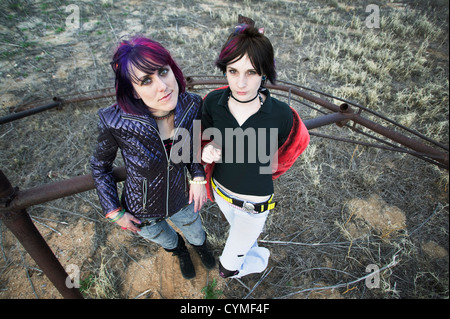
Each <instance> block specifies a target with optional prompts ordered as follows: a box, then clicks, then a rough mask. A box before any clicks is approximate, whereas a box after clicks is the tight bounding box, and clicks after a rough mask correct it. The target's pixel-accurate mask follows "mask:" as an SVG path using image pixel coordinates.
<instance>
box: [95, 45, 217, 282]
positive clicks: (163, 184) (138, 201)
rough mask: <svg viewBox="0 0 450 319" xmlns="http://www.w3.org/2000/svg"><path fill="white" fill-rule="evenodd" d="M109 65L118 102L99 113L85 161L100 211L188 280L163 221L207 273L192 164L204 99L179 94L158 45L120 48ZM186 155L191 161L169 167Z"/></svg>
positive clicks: (210, 260)
mask: <svg viewBox="0 0 450 319" xmlns="http://www.w3.org/2000/svg"><path fill="white" fill-rule="evenodd" d="M111 66H112V68H113V70H114V73H115V89H116V99H117V103H115V104H113V105H112V106H109V107H107V108H104V109H101V110H99V112H98V115H99V118H100V121H99V125H98V127H99V136H98V144H97V147H96V149H95V151H94V154H93V156H92V157H91V160H90V163H91V168H92V175H93V178H94V181H95V186H96V189H97V193H98V197H99V200H100V204H101V206H102V209H103V212H104V214H105V216H106V217H107V218H108V219H109V220H110V221H112V222H115V223H117V224H118V225H119V226H121V227H122V229H124V230H129V231H131V232H133V233H138V234H140V235H141V236H143V237H144V238H146V239H148V240H150V241H152V242H155V243H157V244H159V245H161V246H162V247H163V248H164V249H165V250H166V251H168V252H172V253H173V254H174V255H176V256H178V258H179V260H180V268H181V272H182V275H183V276H184V277H185V278H187V279H191V278H193V277H195V269H194V266H193V264H192V261H191V258H190V255H189V252H188V250H187V248H186V246H185V243H184V240H183V238H182V236H181V235H179V234H178V233H177V232H176V231H175V230H174V229H173V228H172V227H171V226H170V225H169V224H168V223H167V221H166V220H167V219H170V220H171V221H172V222H173V223H174V224H175V225H176V226H177V227H178V228H179V229H180V230H181V231H182V232H183V234H184V236H185V238H186V240H187V241H188V242H189V243H190V244H191V245H192V246H193V247H194V248H195V250H196V251H197V252H198V254H199V255H200V258H201V260H202V262H203V264H204V266H205V267H206V268H207V269H212V268H213V267H214V266H215V260H214V256H213V255H212V254H211V252H210V251H209V249H208V246H207V244H206V233H205V231H204V230H203V227H202V222H201V218H200V217H199V214H198V211H199V210H200V208H201V207H202V205H203V204H204V202H205V201H206V190H205V180H204V178H205V172H204V169H203V166H202V165H201V164H199V163H194V161H193V156H194V155H193V154H194V150H193V138H192V133H193V123H194V120H196V119H199V118H200V116H201V105H202V100H201V98H200V97H199V96H198V95H195V94H191V93H187V92H185V82H184V77H183V73H182V72H181V70H180V68H179V67H178V66H177V64H176V63H175V61H174V60H173V59H172V57H171V55H170V53H169V52H168V51H167V50H166V49H165V48H164V47H163V46H162V45H161V44H159V43H158V42H156V41H153V40H150V39H147V38H143V37H139V38H134V39H131V40H129V41H122V43H120V45H119V46H118V48H117V49H116V51H115V54H114V57H113V61H112V62H111ZM180 131H183V132H188V133H189V136H187V134H184V135H183V134H181V135H180V134H178V132H180ZM180 146H181V147H180ZM186 148H187V150H188V152H189V154H188V155H189V156H188V158H189V160H188V161H185V162H183V161H180V160H174V159H175V158H178V159H179V155H180V154H178V153H179V152H182V151H184V152H186ZM118 149H120V151H121V153H122V157H123V160H124V163H125V167H126V173H127V175H126V180H125V183H124V187H123V192H122V198H121V200H119V195H118V191H117V187H116V183H115V180H114V177H113V174H112V168H113V162H114V160H115V158H116V155H117V151H118ZM174 150H175V151H174ZM187 171H188V172H189V175H190V176H191V180H189V182H188V181H187Z"/></svg>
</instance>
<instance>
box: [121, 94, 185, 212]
mask: <svg viewBox="0 0 450 319" xmlns="http://www.w3.org/2000/svg"><path fill="white" fill-rule="evenodd" d="M193 105H194V102H191V104H190V105H189V107H188V108H187V109H186V111H185V112H184V114H183V117H182V118H181V120H180V123H179V124H178V126H177V127H176V129H175V133H174V136H177V134H176V133H177V132H178V129H179V128H180V126H181V124H182V123H183V121H184V119H185V118H186V115H187V114H188V113H189V111H190V110H191V108H192V106H193ZM121 117H122V118H124V119H128V120H132V121H137V122H140V123H144V124H148V125H150V126H151V127H153V129H155V131H156V134H158V137H159V140H160V141H161V145H162V147H163V149H164V154H166V160H167V183H166V217H168V216H169V186H170V185H169V181H170V171H171V169H172V165H171V164H170V157H171V155H172V148H173V145H172V148H170V153H169V154H167V150H166V147H165V145H164V141H163V139H162V137H161V135H160V134H159V131H158V128H155V126H154V125H153V124H152V123H151V122H149V121H146V120H144V119H140V118H137V117H135V116H132V115H122V116H121ZM145 180H147V179H145ZM146 189H147V185H145V191H146ZM143 191H144V189H143ZM146 201H147V198H145V200H144V199H143V205H145V204H146ZM144 203H145V204H144ZM143 209H144V207H143ZM145 209H146V208H145Z"/></svg>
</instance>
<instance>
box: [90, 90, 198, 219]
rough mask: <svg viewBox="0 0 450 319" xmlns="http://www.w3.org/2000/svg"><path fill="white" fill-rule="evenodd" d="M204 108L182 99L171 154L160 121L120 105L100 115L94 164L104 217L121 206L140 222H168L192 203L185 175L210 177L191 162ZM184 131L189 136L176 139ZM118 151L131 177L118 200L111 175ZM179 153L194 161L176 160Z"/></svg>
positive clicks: (194, 97)
mask: <svg viewBox="0 0 450 319" xmlns="http://www.w3.org/2000/svg"><path fill="white" fill-rule="evenodd" d="M201 105H202V100H201V98H200V97H199V96H198V95H196V94H192V93H187V92H186V93H182V94H180V96H179V98H178V104H177V106H176V109H175V118H174V123H175V135H174V137H175V140H174V143H173V145H172V149H171V152H170V154H167V152H166V149H165V147H164V143H163V141H162V139H161V137H160V135H159V131H158V127H157V124H156V121H155V120H154V119H153V118H152V117H151V116H149V115H132V114H128V113H124V112H123V111H122V109H121V108H120V107H119V106H118V105H117V104H114V105H112V106H109V107H107V108H104V109H100V110H99V112H98V115H99V117H100V120H99V136H98V144H97V147H96V149H95V151H94V154H93V156H92V157H91V160H90V163H91V168H92V175H93V178H94V182H95V186H96V189H97V194H98V197H99V200H100V204H101V206H102V209H103V213H104V214H107V213H108V212H110V211H112V210H114V209H116V208H118V207H120V206H122V207H124V208H125V209H126V210H127V211H128V212H130V213H131V214H133V215H135V216H136V217H137V218H143V217H164V216H171V215H172V214H174V213H176V212H177V211H179V210H180V209H181V208H183V207H184V206H185V205H186V204H187V203H188V199H189V184H188V183H187V180H186V170H189V173H190V175H191V177H192V178H194V177H199V176H205V172H204V169H203V166H202V165H201V164H199V163H194V162H193V160H192V159H193V156H194V155H193V151H192V150H193V147H192V146H193V138H192V133H193V122H194V120H196V119H200V116H201ZM180 131H183V132H189V133H190V137H186V136H185V135H184V136H183V135H180V133H178V134H177V132H180ZM177 136H178V139H177ZM179 143H181V144H179ZM118 149H120V150H121V153H122V157H123V160H124V162H125V167H126V173H127V175H126V179H125V183H124V187H123V192H122V200H119V196H118V191H117V186H116V183H115V181H114V177H113V175H112V168H113V162H114V160H115V158H116V155H117V150H118ZM177 150H178V152H179V154H181V152H182V151H183V152H186V150H187V152H189V153H187V154H190V158H189V160H182V161H180V160H176V161H173V160H172V159H173V158H175V157H174V155H176V154H172V153H173V152H177ZM169 158H170V159H171V160H168V159H169ZM184 158H186V157H184Z"/></svg>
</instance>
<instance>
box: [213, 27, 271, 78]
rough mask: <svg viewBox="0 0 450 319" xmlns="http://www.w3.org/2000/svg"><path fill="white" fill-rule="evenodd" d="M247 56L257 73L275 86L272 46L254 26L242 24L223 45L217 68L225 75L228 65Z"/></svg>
mask: <svg viewBox="0 0 450 319" xmlns="http://www.w3.org/2000/svg"><path fill="white" fill-rule="evenodd" d="M245 54H247V55H248V57H249V58H250V61H251V62H252V65H253V67H254V68H255V70H256V72H258V74H259V75H265V76H266V77H267V79H268V80H269V81H270V82H271V83H273V84H275V81H276V79H277V72H276V71H275V60H274V52H273V47H272V44H271V43H270V40H269V39H268V38H267V37H266V36H265V35H264V34H262V33H260V32H259V30H258V29H257V28H255V27H254V26H250V25H247V24H241V25H238V26H237V27H236V28H235V30H234V32H233V33H232V34H231V35H230V36H229V37H228V39H227V42H226V43H225V44H224V45H223V47H222V50H221V51H220V54H219V58H218V59H217V60H216V66H217V67H218V68H219V69H220V71H221V72H222V73H225V72H226V70H227V65H228V64H230V63H234V62H236V61H237V60H239V59H240V58H242V57H243V56H244V55H245Z"/></svg>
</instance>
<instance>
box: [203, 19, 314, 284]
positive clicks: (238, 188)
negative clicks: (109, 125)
mask: <svg viewBox="0 0 450 319" xmlns="http://www.w3.org/2000/svg"><path fill="white" fill-rule="evenodd" d="M216 66H217V67H218V68H219V69H220V70H221V72H223V74H224V76H225V77H226V79H227V82H228V86H227V87H225V88H221V89H218V90H215V91H213V92H211V93H209V94H208V95H207V96H206V98H205V99H204V103H203V112H202V129H204V130H206V129H208V128H212V127H214V128H216V129H217V130H219V131H220V134H216V135H217V136H219V138H217V137H216V136H214V140H213V141H212V142H211V143H209V144H207V145H206V146H205V147H204V148H203V150H202V160H203V161H204V162H205V163H207V166H206V173H207V181H208V186H207V189H208V197H209V198H210V199H211V200H212V201H216V202H217V204H218V206H219V208H220V209H221V211H222V213H223V214H224V215H225V217H226V219H227V221H228V222H229V224H230V230H229V234H228V238H227V241H226V244H225V247H224V249H223V252H222V255H221V256H220V262H219V271H220V275H221V276H222V277H224V278H227V277H242V276H245V275H247V274H250V273H255V272H261V271H263V270H264V269H265V268H266V267H267V264H268V259H269V255H270V252H269V250H268V249H266V248H263V247H258V244H257V239H258V236H259V235H260V233H261V232H262V230H263V227H264V224H265V221H266V219H267V216H268V214H269V212H270V211H271V210H272V209H273V208H274V207H275V205H276V203H275V202H274V201H273V198H274V194H273V192H274V188H273V179H275V178H277V177H278V176H280V175H281V174H283V173H284V172H285V171H286V170H287V169H289V167H291V165H292V164H293V162H294V161H295V160H296V159H297V157H298V156H299V155H300V154H301V153H302V152H303V150H304V149H305V148H306V147H307V145H308V143H309V134H308V131H307V129H306V127H305V126H304V124H303V122H302V121H301V119H300V117H299V116H298V114H297V112H295V110H293V109H292V108H291V107H289V106H288V105H287V104H286V103H284V102H281V101H279V100H277V99H275V98H273V97H272V96H271V95H270V92H269V90H268V89H267V88H265V83H266V81H267V80H269V81H270V82H272V83H274V82H275V80H276V71H275V62H274V53H273V47H272V44H271V43H270V41H269V39H268V38H267V37H266V36H264V34H263V33H262V32H261V30H260V29H257V28H255V27H254V26H253V25H248V24H241V25H238V26H237V27H236V29H235V30H234V32H233V33H232V34H231V35H230V36H229V38H228V40H227V41H226V43H225V44H224V45H223V47H222V50H221V52H220V55H219V58H218V59H217V61H216ZM230 132H233V139H230ZM273 141H274V143H272V142H273ZM274 144H275V145H274ZM268 150H270V152H269V151H268ZM268 152H269V153H270V159H269V160H267V156H266V155H267V153H268ZM261 154H262V155H264V156H261ZM267 163H269V164H270V166H269V167H267V165H268V164H267ZM209 186H211V187H209Z"/></svg>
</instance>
